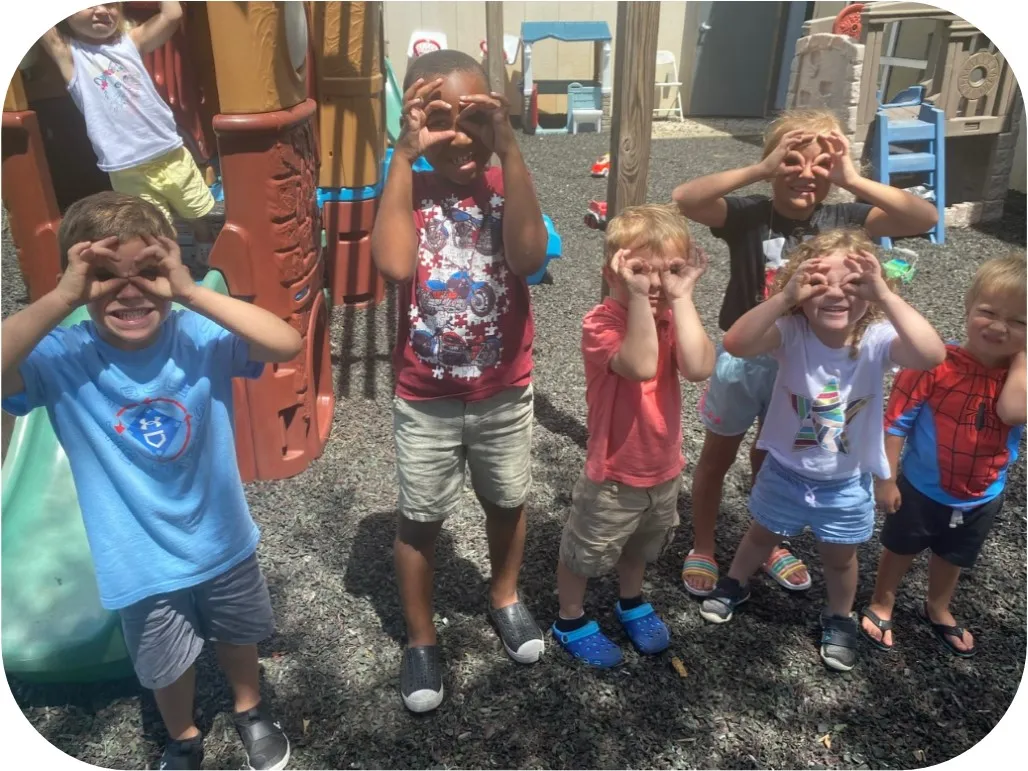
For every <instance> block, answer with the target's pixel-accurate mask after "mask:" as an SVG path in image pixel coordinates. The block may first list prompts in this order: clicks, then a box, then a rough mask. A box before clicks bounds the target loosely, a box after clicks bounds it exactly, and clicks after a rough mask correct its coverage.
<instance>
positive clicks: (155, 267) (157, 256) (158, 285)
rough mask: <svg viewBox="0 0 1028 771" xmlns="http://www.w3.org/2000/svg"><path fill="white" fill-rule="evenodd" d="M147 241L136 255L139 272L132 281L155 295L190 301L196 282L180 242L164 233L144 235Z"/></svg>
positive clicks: (184, 303)
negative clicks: (187, 264)
mask: <svg viewBox="0 0 1028 771" xmlns="http://www.w3.org/2000/svg"><path fill="white" fill-rule="evenodd" d="M143 241H144V242H146V248H145V249H144V250H143V251H142V252H140V253H139V256H138V257H136V273H135V275H133V276H132V277H131V278H129V281H131V282H132V284H133V285H135V287H136V288H137V289H139V291H141V292H143V293H145V294H148V295H150V296H152V297H156V298H158V299H161V300H174V301H175V302H180V303H182V304H183V305H188V304H189V298H190V296H191V295H192V293H193V292H194V291H196V283H195V282H194V281H193V277H192V276H191V275H190V274H189V269H188V268H187V267H186V266H185V265H183V264H182V253H181V252H180V251H179V248H178V244H177V243H176V242H175V241H173V240H172V239H170V238H166V237H164V236H161V237H160V238H153V237H152V236H144V237H143Z"/></svg>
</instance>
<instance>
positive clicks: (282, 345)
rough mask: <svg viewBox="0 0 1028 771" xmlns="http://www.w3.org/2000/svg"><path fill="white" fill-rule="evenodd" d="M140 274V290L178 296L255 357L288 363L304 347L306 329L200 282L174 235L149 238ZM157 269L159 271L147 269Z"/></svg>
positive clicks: (170, 297) (137, 277) (135, 278)
mask: <svg viewBox="0 0 1028 771" xmlns="http://www.w3.org/2000/svg"><path fill="white" fill-rule="evenodd" d="M144 240H145V241H146V242H147V247H146V249H144V250H143V252H142V253H141V254H140V256H139V258H138V260H137V261H138V264H139V266H140V274H139V275H135V276H132V277H131V278H129V281H131V282H132V283H133V284H135V285H136V286H137V287H138V288H139V289H140V291H142V292H145V293H146V294H148V295H151V296H153V297H157V298H159V299H162V300H174V301H175V302H178V303H181V304H182V305H184V306H185V307H186V308H188V309H189V310H191V311H195V312H197V313H200V314H202V315H204V316H206V317H207V318H209V319H210V320H211V321H213V322H215V323H216V324H218V325H219V326H222V327H224V328H225V329H227V330H228V331H230V332H233V333H234V334H236V335H237V336H238V337H240V338H242V339H243V340H245V341H246V342H247V343H249V346H250V352H249V355H250V359H251V360H252V361H263V362H284V361H289V360H290V359H292V358H294V357H295V356H296V355H297V354H298V353H299V352H300V349H301V348H302V347H303V340H302V338H301V337H300V333H299V332H297V331H296V330H295V329H293V328H292V327H291V326H289V325H288V324H287V323H286V322H284V321H283V320H282V319H280V318H279V317H278V316H276V315H275V314H273V313H271V312H270V311H267V310H265V309H264V308H260V307H258V306H256V305H253V304H252V303H248V302H245V301H243V300H239V299H236V298H235V297H229V296H228V295H223V294H218V293H217V292H215V291H213V290H210V289H208V288H206V287H203V286H198V285H197V284H196V283H195V282H194V281H193V277H192V276H190V275H189V270H188V269H187V268H186V267H185V266H184V265H183V264H182V258H181V255H180V254H179V248H178V244H177V243H175V242H174V241H172V240H171V239H170V238H164V237H162V238H160V239H153V238H145V239H144ZM147 267H152V268H153V269H154V272H153V273H151V272H149V271H147V270H146V268H147Z"/></svg>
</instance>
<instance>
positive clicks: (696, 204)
mask: <svg viewBox="0 0 1028 771" xmlns="http://www.w3.org/2000/svg"><path fill="white" fill-rule="evenodd" d="M813 137H814V135H813V134H810V133H808V132H804V131H790V132H788V133H787V134H785V136H783V137H782V141H781V142H780V143H779V144H778V147H777V148H775V150H774V151H773V152H772V153H771V154H770V155H768V156H767V158H765V159H764V160H762V161H761V162H760V163H755V164H753V165H752V166H744V167H743V168H741V169H730V170H728V171H720V172H718V173H716V174H708V175H707V176H705V177H700V178H699V179H693V180H690V181H688V182H684V183H682V184H681V185H679V186H678V187H676V188H675V191H674V193H673V194H672V198H673V199H674V202H675V203H676V204H677V205H678V209H679V211H681V212H682V214H683V215H684V216H686V217H688V218H689V219H691V220H694V221H695V222H699V223H700V224H701V225H706V226H707V227H709V228H720V227H724V224H725V218H726V217H727V216H728V204H727V203H725V198H724V197H725V196H726V195H728V194H729V193H731V192H732V191H733V190H738V189H739V188H740V187H746V186H747V185H752V184H753V183H754V182H760V181H762V180H765V179H768V178H769V177H771V176H774V175H775V174H777V173H784V172H786V171H788V166H787V163H786V158H787V156H788V154H789V153H790V152H791V151H792V150H793V148H794V147H796V146H798V145H801V144H804V143H805V142H809V141H810V140H811V139H813Z"/></svg>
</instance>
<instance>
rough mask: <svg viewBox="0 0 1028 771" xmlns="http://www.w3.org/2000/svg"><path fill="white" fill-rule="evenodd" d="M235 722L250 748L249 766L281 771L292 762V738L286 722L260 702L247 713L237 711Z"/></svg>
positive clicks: (255, 770)
mask: <svg viewBox="0 0 1028 771" xmlns="http://www.w3.org/2000/svg"><path fill="white" fill-rule="evenodd" d="M232 722H233V723H234V724H235V726H236V731H238V732H239V739H240V741H242V742H243V749H245V750H246V762H247V765H249V767H250V768H251V769H253V770H254V771H279V770H280V769H283V768H285V767H286V763H288V762H289V739H287V738H286V735H285V733H284V732H283V731H282V723H281V722H279V721H278V720H275V719H274V718H272V717H271V716H270V715H269V714H268V713H267V712H266V711H265V709H264V705H263V704H258V705H257V706H256V707H254V708H253V709H250V710H247V711H246V712H236V713H235V714H233V715H232Z"/></svg>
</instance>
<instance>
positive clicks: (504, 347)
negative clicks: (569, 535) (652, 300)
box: [372, 49, 547, 712]
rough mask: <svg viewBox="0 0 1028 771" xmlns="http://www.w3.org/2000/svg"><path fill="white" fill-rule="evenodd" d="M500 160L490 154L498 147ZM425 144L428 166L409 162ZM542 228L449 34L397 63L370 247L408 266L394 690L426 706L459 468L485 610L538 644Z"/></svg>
mask: <svg viewBox="0 0 1028 771" xmlns="http://www.w3.org/2000/svg"><path fill="white" fill-rule="evenodd" d="M494 153H495V154H496V155H497V156H498V157H499V160H500V167H499V168H497V167H495V166H490V165H489V160H490V158H491V156H492V155H493V154H494ZM421 155H424V156H425V158H426V159H427V160H428V161H429V163H431V165H432V168H433V171H431V172H427V173H417V174H415V173H414V172H413V169H412V165H413V164H414V162H415V161H416V160H417V159H418V157H419V156H421ZM546 241H547V233H546V227H545V225H544V222H543V217H542V212H541V210H540V208H539V202H538V200H537V198H536V194H535V189H534V187H533V184H532V180H531V177H530V176H529V172H528V169H527V168H526V166H525V161H524V159H523V158H522V156H521V151H520V149H519V148H518V144H517V141H516V139H515V137H514V133H513V129H512V128H511V125H510V120H509V118H508V108H507V102H506V99H505V98H504V97H503V96H502V95H501V94H496V93H490V92H489V79H488V77H487V75H486V73H485V70H484V69H483V68H482V66H481V65H480V64H479V63H478V62H477V61H475V60H474V59H473V58H471V57H470V56H468V55H467V54H464V53H461V52H460V51H454V50H449V49H446V50H442V51H435V52H432V53H428V54H425V55H423V56H420V57H418V58H417V59H416V60H415V61H414V62H413V63H412V64H411V66H410V68H409V69H408V70H407V75H406V78H405V79H404V105H403V130H402V133H401V136H400V138H399V139H398V141H397V142H396V147H395V151H394V153H393V159H392V162H391V164H390V168H389V176H388V178H387V179H386V183H385V188H384V190H383V193H382V202H381V205H380V207H379V211H378V218H377V221H376V223H375V229H374V232H373V233H372V253H373V255H374V260H375V265H376V266H377V267H378V270H379V271H380V272H381V273H382V275H383V276H385V277H386V278H387V279H388V280H391V281H396V282H402V283H403V289H402V291H401V295H400V296H401V298H402V302H401V307H400V314H399V315H400V317H399V322H400V323H399V330H398V332H399V334H398V339H397V343H396V347H395V349H394V353H393V364H394V368H395V372H396V393H395V399H394V400H393V436H394V439H395V442H396V468H397V477H398V483H399V509H400V518H399V526H398V529H397V535H396V541H395V545H394V553H395V560H396V573H397V579H398V582H399V591H400V599H401V602H402V605H403V613H404V619H405V620H406V624H407V646H406V648H405V649H404V652H403V659H402V665H401V669H400V692H401V695H402V697H403V702H404V704H405V705H406V706H407V708H408V709H410V710H412V711H415V712H426V711H429V710H432V709H435V708H436V707H437V706H439V704H440V703H441V702H442V699H443V683H442V669H441V663H440V656H439V646H438V644H437V641H436V630H435V625H434V624H433V621H432V585H433V581H434V572H435V543H436V539H437V537H438V535H439V531H440V529H441V528H442V525H443V522H444V521H445V520H446V518H447V517H449V516H450V515H451V514H453V513H454V512H455V511H456V510H457V508H458V506H459V505H460V500H461V494H462V488H463V480H464V469H465V466H468V467H469V469H470V472H471V483H472V486H473V487H474V491H475V494H476V496H477V497H478V500H479V502H480V503H481V504H482V507H483V509H485V528H486V534H487V536H488V540H489V558H490V561H491V563H492V584H491V590H490V598H489V600H490V602H489V617H490V619H491V620H492V622H493V623H494V624H495V626H496V629H497V631H498V632H499V636H500V639H501V641H502V642H503V646H504V648H505V650H506V651H507V653H508V655H509V656H510V657H511V658H513V659H514V660H515V661H518V662H520V663H525V664H530V663H534V662H536V661H538V659H539V656H540V655H541V654H542V652H543V633H542V630H541V629H540V628H539V626H538V625H537V624H536V622H535V620H534V619H533V618H532V615H531V613H530V612H529V610H528V608H527V607H525V605H524V604H522V602H521V599H520V597H519V595H518V587H517V584H518V575H519V572H520V570H521V562H522V555H523V553H524V545H525V515H524V506H525V500H526V498H527V497H528V492H529V488H530V486H531V482H532V469H531V448H532V420H533V408H532V404H533V399H532V342H533V338H534V325H533V319H532V308H531V300H530V296H529V292H528V284H527V282H526V280H525V277H526V276H530V275H532V274H533V273H534V272H536V271H537V270H538V269H539V268H540V267H541V266H542V264H543V261H544V259H545V255H546Z"/></svg>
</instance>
